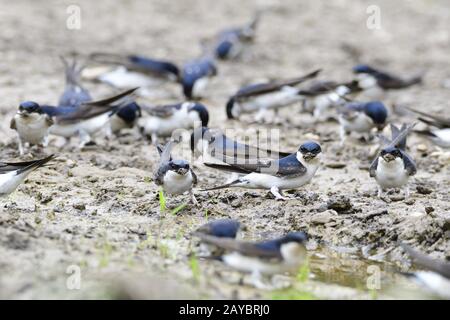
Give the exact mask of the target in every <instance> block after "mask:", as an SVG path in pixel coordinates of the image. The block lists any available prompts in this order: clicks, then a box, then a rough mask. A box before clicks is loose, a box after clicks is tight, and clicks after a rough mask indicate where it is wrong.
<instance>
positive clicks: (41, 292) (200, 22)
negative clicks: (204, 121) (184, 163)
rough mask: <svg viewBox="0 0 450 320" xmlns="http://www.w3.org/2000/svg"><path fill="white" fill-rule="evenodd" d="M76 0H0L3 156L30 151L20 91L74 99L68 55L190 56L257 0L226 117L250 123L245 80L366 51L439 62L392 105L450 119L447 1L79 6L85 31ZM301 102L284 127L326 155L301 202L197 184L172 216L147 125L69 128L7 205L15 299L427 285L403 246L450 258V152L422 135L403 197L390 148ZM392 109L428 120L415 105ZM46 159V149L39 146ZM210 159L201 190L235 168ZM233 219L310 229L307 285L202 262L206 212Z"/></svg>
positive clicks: (215, 117)
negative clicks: (86, 140) (109, 137)
mask: <svg viewBox="0 0 450 320" xmlns="http://www.w3.org/2000/svg"><path fill="white" fill-rule="evenodd" d="M72 3H73V2H66V1H46V2H39V3H38V2H34V1H33V2H32V1H14V2H9V1H8V2H7V1H3V0H2V1H0V6H1V10H0V26H1V29H0V30H1V31H0V90H1V91H0V92H1V98H2V101H1V104H0V112H1V115H2V121H1V123H0V126H1V127H0V129H1V135H0V144H1V150H2V156H1V159H2V160H16V159H18V158H19V156H18V152H17V148H16V140H15V133H14V132H13V131H12V130H10V129H9V121H10V119H11V117H12V116H13V114H14V112H15V110H16V108H17V105H18V103H19V102H20V101H22V100H36V101H39V102H44V103H54V102H55V101H56V100H57V97H58V96H59V94H60V93H61V91H62V89H63V85H64V83H63V73H62V66H61V64H60V61H59V60H58V55H68V54H71V53H77V54H80V55H83V54H88V53H90V52H93V51H105V50H106V51H109V52H118V53H134V52H136V53H141V54H145V55H149V56H153V57H160V58H168V59H171V60H175V61H176V62H182V61H185V60H188V59H191V58H194V57H196V56H197V55H198V54H199V53H200V47H199V45H198V42H199V40H200V39H202V38H205V37H210V36H212V35H214V34H215V32H216V31H217V30H219V29H221V28H223V27H228V26H230V25H231V26H232V25H236V24H237V25H239V24H242V23H245V22H246V21H248V19H249V18H250V17H251V16H252V14H253V12H254V11H255V10H256V9H257V8H263V9H265V10H266V11H267V13H266V14H265V15H264V16H263V19H262V22H261V25H260V28H259V30H258V37H257V40H256V43H255V44H254V46H252V47H251V49H250V51H249V52H248V53H247V54H246V55H245V56H244V57H242V58H241V59H240V60H238V61H232V62H224V63H220V65H219V76H218V77H217V78H216V79H215V80H214V81H213V83H212V84H211V87H210V90H209V94H208V98H207V99H206V100H205V101H204V103H205V104H206V105H207V106H208V107H209V109H210V113H211V122H210V126H211V127H220V128H234V129H235V130H236V132H237V133H238V134H244V133H247V134H248V133H249V131H245V130H246V129H248V127H249V125H248V124H245V123H242V122H230V121H226V117H225V112H224V105H225V102H226V100H227V97H228V95H230V94H231V93H233V92H234V91H235V90H236V89H237V88H238V87H239V86H240V85H242V84H244V83H248V82H249V81H254V80H258V79H267V78H280V77H281V78H284V77H291V76H297V75H299V74H303V73H305V72H307V71H310V70H312V69H313V68H323V69H324V71H323V74H322V77H323V78H327V79H335V80H342V81H346V80H349V79H350V78H351V76H352V75H351V72H350V70H351V67H352V66H353V65H355V64H356V63H357V62H360V61H364V62H370V63H373V64H376V65H378V66H382V67H384V68H387V69H391V70H393V71H396V72H399V73H405V74H413V73H415V72H420V71H424V70H426V72H427V73H426V77H425V82H424V84H423V85H421V86H416V87H414V88H411V89H408V90H404V91H399V92H393V93H389V94H388V95H387V97H386V99H385V100H384V101H385V102H386V104H387V105H389V106H391V105H393V104H394V103H397V104H406V105H410V106H414V107H416V108H418V109H421V110H424V111H433V112H440V113H441V114H446V115H447V116H448V115H449V101H450V89H449V88H448V82H449V80H448V79H450V59H449V49H450V38H449V21H450V8H449V4H448V2H447V1H446V0H441V1H438V0H428V1H425V0H417V1H387V0H386V1H377V0H374V1H358V2H356V1H344V0H340V1H308V2H307V1H302V2H300V1H294V0H288V1H221V2H215V3H214V5H212V3H211V1H206V0H205V1H170V2H168V1H124V2H121V3H120V4H118V3H116V2H112V1H106V0H104V1H79V2H78V3H79V4H80V6H81V9H82V28H81V30H68V29H67V28H66V27H65V23H66V18H67V14H66V8H67V6H68V5H69V4H72ZM370 4H377V5H379V6H380V8H381V14H382V16H381V17H382V21H381V22H382V29H381V30H379V31H371V30H368V29H367V28H366V18H367V14H366V8H367V6H368V5H370ZM445 81H446V82H445ZM445 83H447V87H446V86H445ZM86 86H87V87H88V88H89V89H91V92H92V94H93V96H94V97H103V96H106V95H108V94H110V93H112V92H113V90H112V89H111V88H109V87H107V86H105V85H99V84H93V83H87V84H86ZM158 90H159V91H161V92H162V93H158V94H156V93H155V97H153V98H147V99H142V100H141V102H145V103H148V104H154V103H163V102H176V101H179V100H180V99H181V93H180V90H179V88H178V87H177V86H174V85H173V84H168V85H164V86H163V87H160V88H158ZM298 109H299V106H293V107H292V108H288V109H287V110H283V112H282V115H284V116H289V119H290V121H289V124H285V125H284V126H273V128H275V129H279V130H281V131H280V132H281V134H280V135H281V140H280V149H282V150H289V151H295V150H296V149H297V148H298V145H299V144H300V143H301V142H302V141H305V140H307V139H311V138H315V139H317V140H319V141H320V143H321V145H322V148H323V156H324V157H323V164H322V167H321V168H320V170H319V171H318V173H317V175H316V177H315V178H314V179H313V180H312V183H311V184H309V185H308V186H305V187H303V188H300V189H298V190H295V191H293V192H291V193H290V194H289V195H290V196H292V197H295V199H294V200H290V201H287V202H276V201H275V200H273V199H272V197H271V196H270V195H268V193H267V192H265V191H246V190H237V189H235V190H225V191H215V192H200V191H196V194H197V199H198V200H199V202H200V206H199V207H193V206H190V205H188V206H187V207H186V208H184V209H183V210H182V211H180V212H178V213H177V214H176V215H173V214H171V213H170V210H171V209H173V208H176V207H177V206H179V205H181V204H183V203H187V202H188V199H189V198H188V196H187V195H186V196H180V197H176V198H168V199H167V201H168V204H167V205H168V207H169V209H168V210H167V211H166V212H163V213H161V212H160V208H159V202H158V194H157V193H158V192H157V187H156V186H155V185H154V184H153V182H152V181H151V177H152V172H153V170H154V168H155V165H156V163H157V159H158V155H157V152H156V150H155V148H154V147H153V146H152V145H150V144H149V142H147V141H145V140H143V139H142V138H141V137H140V136H139V134H138V133H137V132H134V131H130V132H128V133H126V134H125V135H123V136H122V137H119V138H117V139H116V140H114V141H104V140H99V143H98V145H97V146H93V147H89V148H87V149H86V150H84V151H82V152H79V151H77V149H76V148H75V142H72V144H70V145H64V146H59V147H58V143H59V141H58V140H56V139H52V140H51V143H50V147H49V148H48V150H45V154H48V153H58V154H59V157H58V159H57V160H56V161H54V163H53V164H52V165H51V166H49V167H48V168H43V169H42V170H39V171H37V172H35V173H33V174H32V175H31V176H30V177H29V179H28V180H27V181H26V183H25V184H23V185H22V186H21V187H20V188H19V189H18V190H17V191H16V192H15V193H14V194H12V195H11V196H10V198H9V199H2V200H1V201H2V203H1V211H2V212H1V213H0V297H1V298H68V299H70V298H118V297H121V298H122V297H133V298H135V297H137V298H277V297H282V298H304V297H316V298H351V299H353V298H355V299H365V298H373V297H374V295H375V296H378V297H387V298H395V297H398V293H396V291H397V290H394V288H395V289H396V288H398V287H399V286H401V285H404V286H405V287H407V288H408V289H409V291H408V292H409V293H408V294H414V287H413V288H410V285H409V283H403V282H404V281H403V279H401V278H400V277H398V276H396V275H395V274H393V273H392V271H393V270H398V269H399V268H401V269H403V270H407V269H408V268H409V264H408V262H407V260H406V259H405V256H404V255H403V253H402V251H401V250H400V249H399V248H398V247H397V242H398V241H403V242H406V243H409V244H411V245H412V246H414V247H417V248H418V249H420V250H422V251H424V252H427V253H429V254H431V255H432V256H433V257H436V258H440V259H445V258H446V259H450V243H449V237H450V235H449V232H450V231H449V230H450V220H449V207H450V204H449V186H450V181H449V162H450V160H449V159H450V157H449V155H448V151H447V153H445V152H443V151H442V150H439V149H438V148H436V147H435V146H434V145H432V144H431V143H429V142H428V141H426V140H424V139H423V138H421V137H418V136H415V135H413V136H411V137H410V140H409V146H410V154H411V155H412V156H413V158H414V159H415V160H416V161H417V165H418V173H417V175H416V176H415V177H414V178H413V179H412V180H411V182H410V186H411V197H410V198H409V199H408V200H406V201H405V200H404V199H403V198H402V197H401V194H391V195H389V199H387V200H379V199H378V198H377V197H376V184H375V181H374V180H372V179H370V178H369V174H368V171H367V168H368V166H369V163H370V153H371V152H372V153H373V152H374V151H373V149H374V146H375V145H365V144H362V143H360V142H358V141H356V139H352V140H350V141H349V142H348V143H347V145H346V147H345V148H344V149H342V148H340V147H339V141H338V126H337V124H336V123H335V122H331V121H330V122H326V123H322V124H320V125H317V126H312V125H311V122H310V118H308V116H305V115H301V114H299V112H298V111H297V110H298ZM391 119H392V121H394V122H396V123H400V122H402V121H412V118H411V117H410V116H406V117H403V118H399V116H398V115H392V118H391ZM266 127H267V126H262V125H260V126H257V125H252V126H251V129H252V130H256V129H257V128H261V129H263V128H266ZM42 155H43V153H42V152H41V151H39V150H34V156H35V157H40V156H42ZM31 157H32V156H31V155H27V156H26V157H24V159H28V158H31ZM195 171H196V172H197V175H198V176H199V180H200V181H199V186H198V188H199V189H201V188H203V187H206V186H211V185H216V184H219V183H221V182H223V181H224V180H225V179H226V178H227V177H226V175H224V174H222V173H219V172H215V171H211V170H210V169H207V168H205V167H203V166H201V165H200V164H197V165H196V166H195ZM223 217H231V218H235V219H239V220H240V221H242V222H243V224H244V225H245V226H246V230H245V231H244V233H243V237H244V238H246V239H255V240H256V239H260V238H263V237H269V236H276V235H278V234H282V233H285V232H288V231H291V230H305V231H307V232H308V233H309V235H310V237H311V241H310V243H309V245H308V248H309V249H310V251H309V252H310V256H311V257H310V269H311V270H310V280H308V281H300V282H295V279H293V278H286V277H279V279H276V280H277V282H278V283H281V284H283V283H285V282H288V283H294V284H293V285H294V288H296V289H297V290H294V291H289V292H290V293H287V294H286V293H285V291H279V290H278V291H276V292H273V291H262V290H256V289H253V288H252V287H250V286H248V285H246V283H247V281H248V280H247V278H246V277H243V276H241V275H240V274H238V273H235V272H233V271H230V270H229V269H227V268H225V267H224V266H222V265H221V264H220V263H218V262H214V261H197V260H196V259H194V258H190V255H189V254H190V253H191V252H194V251H195V242H194V241H192V239H191V237H190V236H189V233H190V232H191V231H193V230H194V229H195V228H196V227H197V226H199V225H200V224H202V223H205V222H206V221H207V219H215V218H223ZM72 265H74V266H78V267H80V268H81V276H82V277H81V278H82V285H81V289H80V290H69V289H67V286H66V281H67V279H68V277H69V274H67V271H68V267H69V266H72ZM369 265H375V266H378V267H380V268H381V270H382V273H381V291H380V292H377V293H376V294H374V292H371V291H370V290H368V289H367V287H366V280H367V277H368V276H369V274H368V269H367V267H368V266H369ZM69 271H70V268H69ZM416 289H417V288H416ZM411 292H413V293H411ZM289 294H291V295H289ZM400 296H403V297H405V296H407V295H406V294H401V295H400Z"/></svg>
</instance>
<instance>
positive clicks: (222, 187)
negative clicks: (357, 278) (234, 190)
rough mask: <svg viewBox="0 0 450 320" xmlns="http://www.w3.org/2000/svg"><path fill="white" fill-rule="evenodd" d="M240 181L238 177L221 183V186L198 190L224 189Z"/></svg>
mask: <svg viewBox="0 0 450 320" xmlns="http://www.w3.org/2000/svg"><path fill="white" fill-rule="evenodd" d="M240 182H241V180H240V179H236V180H233V181H231V182H229V183H225V184H223V185H221V186H216V187H211V188H206V189H202V190H200V191H213V190H220V189H226V188H229V187H232V186H234V185H236V184H238V183H240Z"/></svg>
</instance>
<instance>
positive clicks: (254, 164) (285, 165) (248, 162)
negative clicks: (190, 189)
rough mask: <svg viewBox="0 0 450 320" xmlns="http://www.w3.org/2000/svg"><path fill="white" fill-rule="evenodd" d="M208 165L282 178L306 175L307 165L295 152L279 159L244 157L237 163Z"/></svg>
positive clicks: (237, 171)
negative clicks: (304, 164) (299, 159)
mask: <svg viewBox="0 0 450 320" xmlns="http://www.w3.org/2000/svg"><path fill="white" fill-rule="evenodd" d="M205 165H206V166H207V167H210V168H215V169H219V170H223V171H231V172H236V173H242V174H248V173H252V172H254V173H263V174H269V175H273V176H277V177H280V178H293V177H298V176H301V175H304V174H305V173H306V167H305V166H303V165H302V164H301V163H300V162H299V161H298V160H297V157H296V155H295V154H291V155H289V156H287V157H284V158H282V159H278V160H266V161H264V160H260V159H242V161H240V162H237V163H231V164H227V165H222V164H214V163H205Z"/></svg>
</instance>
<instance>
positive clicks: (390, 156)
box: [383, 153, 395, 162]
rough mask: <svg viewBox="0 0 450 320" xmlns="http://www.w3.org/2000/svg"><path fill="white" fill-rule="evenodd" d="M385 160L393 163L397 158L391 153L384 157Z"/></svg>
mask: <svg viewBox="0 0 450 320" xmlns="http://www.w3.org/2000/svg"><path fill="white" fill-rule="evenodd" d="M383 159H384V161H386V162H391V161H392V160H395V157H394V156H393V155H392V154H390V153H386V154H385V155H384V156H383Z"/></svg>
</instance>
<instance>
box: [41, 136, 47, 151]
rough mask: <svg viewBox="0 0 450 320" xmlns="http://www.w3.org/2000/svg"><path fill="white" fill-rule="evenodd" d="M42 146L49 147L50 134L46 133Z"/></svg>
mask: <svg viewBox="0 0 450 320" xmlns="http://www.w3.org/2000/svg"><path fill="white" fill-rule="evenodd" d="M42 147H43V148H47V147H48V134H47V135H45V137H44V139H42Z"/></svg>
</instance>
